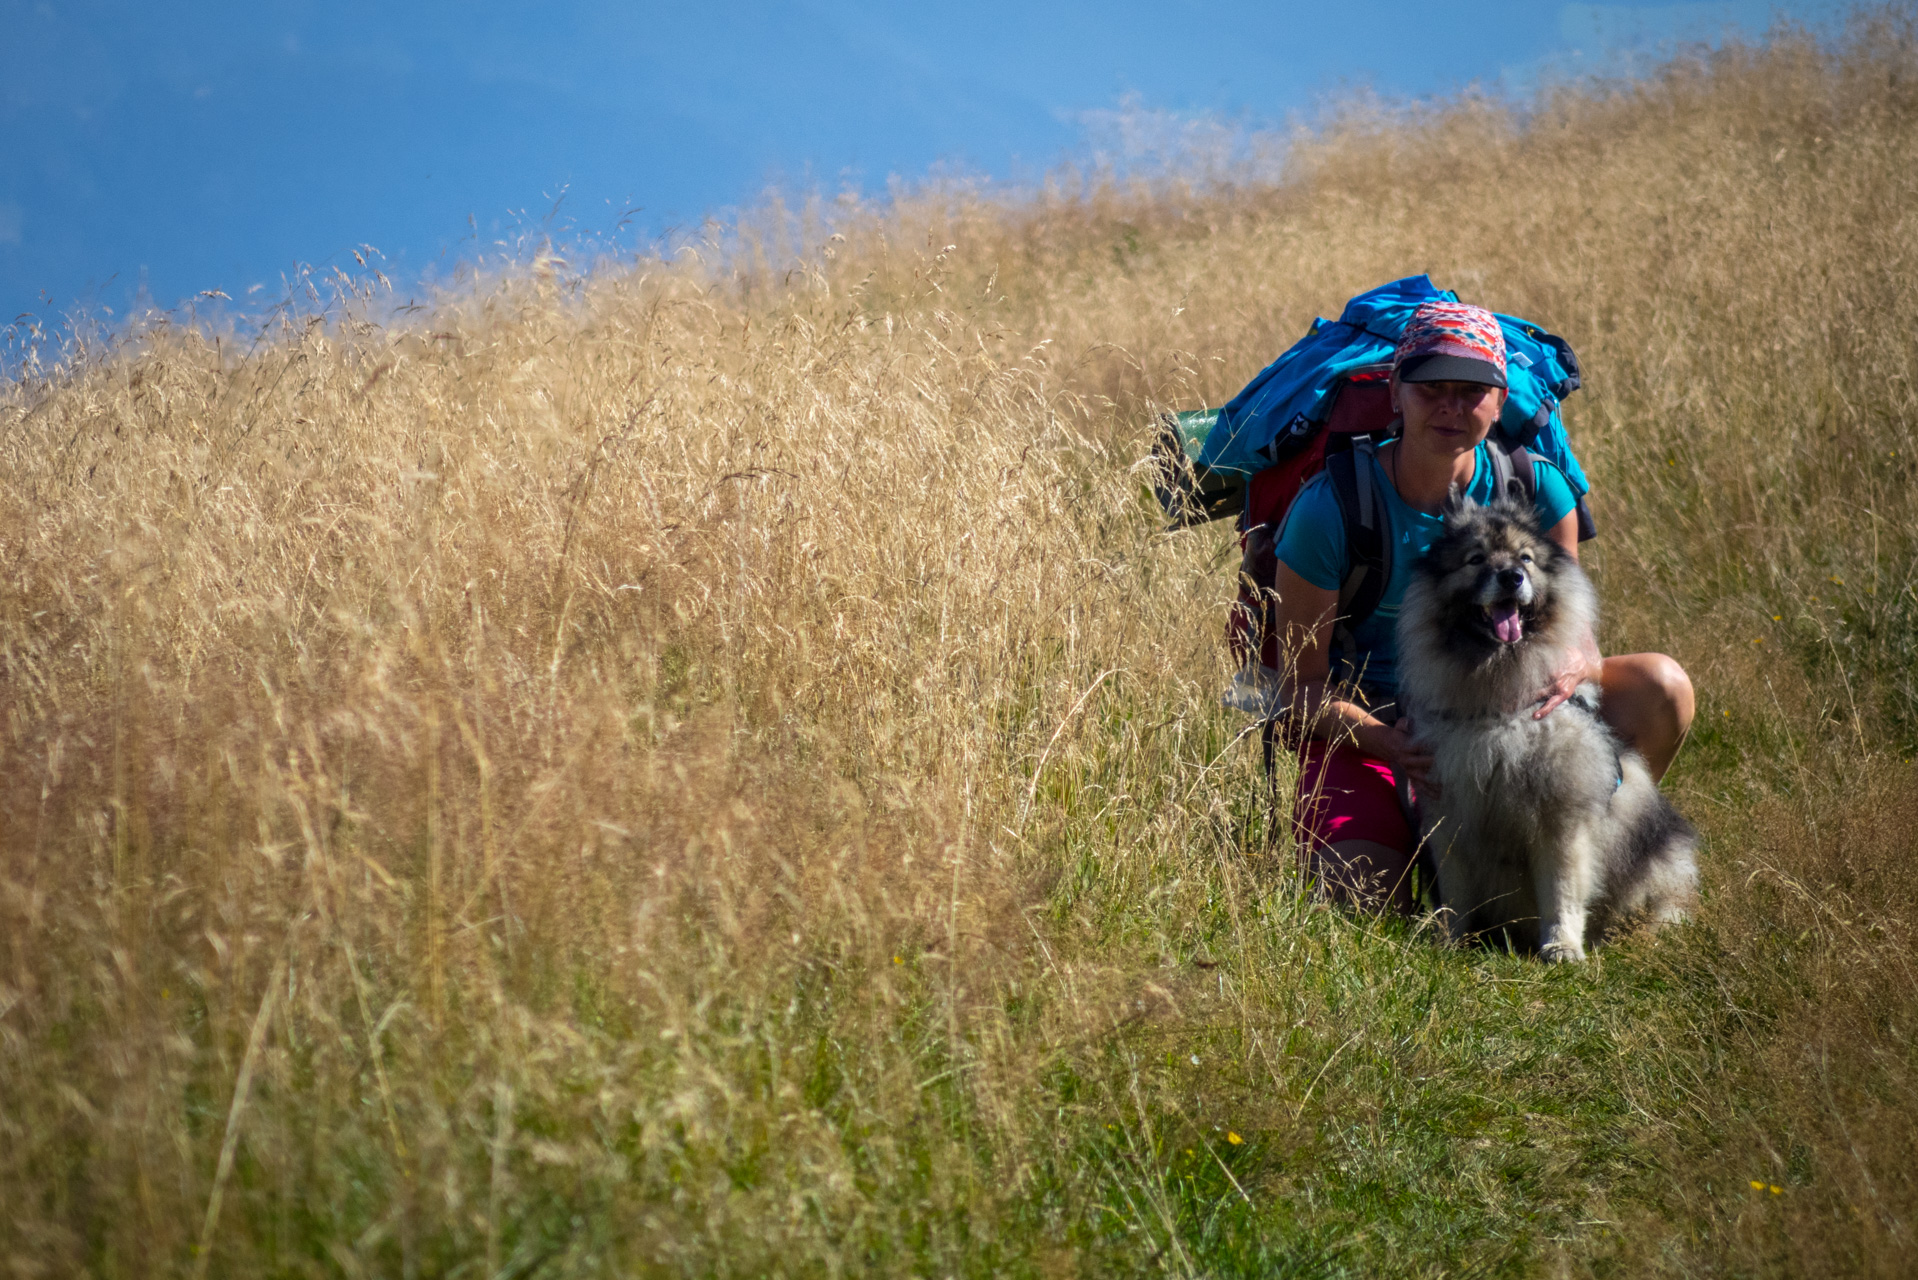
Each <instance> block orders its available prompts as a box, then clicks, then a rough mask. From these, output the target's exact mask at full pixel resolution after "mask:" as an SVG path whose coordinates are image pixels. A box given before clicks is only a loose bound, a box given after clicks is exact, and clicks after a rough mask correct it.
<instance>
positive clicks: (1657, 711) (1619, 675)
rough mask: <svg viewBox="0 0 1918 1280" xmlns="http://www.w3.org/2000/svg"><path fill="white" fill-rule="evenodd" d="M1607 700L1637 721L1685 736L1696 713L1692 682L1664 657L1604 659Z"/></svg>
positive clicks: (1673, 661)
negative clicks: (1655, 724) (1669, 729)
mask: <svg viewBox="0 0 1918 1280" xmlns="http://www.w3.org/2000/svg"><path fill="white" fill-rule="evenodd" d="M1605 694H1606V700H1607V701H1608V702H1610V703H1611V704H1612V705H1613V706H1615V707H1616V708H1617V709H1618V710H1620V711H1622V712H1625V713H1626V714H1627V715H1628V716H1629V717H1630V718H1631V719H1633V720H1635V721H1641V722H1647V723H1648V724H1649V723H1653V722H1655V723H1658V724H1660V725H1661V727H1669V728H1671V729H1676V730H1677V731H1678V732H1680V733H1683V732H1684V731H1685V730H1686V728H1688V727H1689V726H1690V725H1691V722H1692V715H1693V712H1694V711H1695V710H1696V695H1695V694H1694V693H1693V691H1692V678H1691V677H1690V676H1689V675H1686V674H1685V668H1683V667H1681V666H1679V665H1678V662H1677V660H1676V659H1674V658H1671V657H1669V656H1668V655H1666V654H1662V653H1627V654H1620V655H1618V656H1616V657H1611V658H1607V659H1605Z"/></svg>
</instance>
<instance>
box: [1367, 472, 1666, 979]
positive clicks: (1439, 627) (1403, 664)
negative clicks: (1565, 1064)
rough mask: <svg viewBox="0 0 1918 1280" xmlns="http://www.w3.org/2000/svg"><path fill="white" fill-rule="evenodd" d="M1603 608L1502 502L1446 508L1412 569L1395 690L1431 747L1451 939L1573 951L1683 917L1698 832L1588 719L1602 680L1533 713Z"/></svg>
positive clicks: (1554, 955)
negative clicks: (1500, 940)
mask: <svg viewBox="0 0 1918 1280" xmlns="http://www.w3.org/2000/svg"><path fill="white" fill-rule="evenodd" d="M1596 608H1597V605H1596V601H1595V598H1594V594H1593V592H1592V587H1591V583H1590V582H1589V581H1588V580H1587V579H1586V577H1585V575H1584V573H1583V572H1582V571H1580V569H1579V567H1578V563H1577V561H1575V560H1574V559H1573V558H1572V557H1571V556H1570V555H1567V554H1566V553H1565V551H1564V550H1563V549H1562V548H1560V547H1559V546H1558V545H1557V544H1555V543H1553V542H1552V541H1551V540H1550V539H1548V538H1546V537H1544V536H1543V535H1542V534H1541V533H1540V531H1539V528H1538V525H1537V523H1536V521H1535V520H1534V518H1533V517H1532V514H1531V512H1530V511H1529V510H1526V509H1524V508H1522V507H1520V506H1518V505H1516V504H1514V503H1510V502H1503V501H1502V502H1498V503H1494V504H1492V505H1490V506H1477V505H1474V504H1472V503H1469V502H1462V503H1455V504H1454V506H1453V507H1452V508H1451V510H1450V511H1449V512H1448V513H1447V516H1446V522H1445V531H1444V532H1443V533H1441V534H1440V535H1439V537H1438V538H1437V539H1436V540H1435V541H1434V542H1433V543H1432V546H1431V548H1430V550H1429V551H1428V552H1427V553H1426V555H1425V556H1424V558H1423V559H1421V560H1420V561H1419V562H1418V564H1417V565H1416V566H1415V567H1414V570H1413V577H1412V582H1411V583H1410V585H1409V586H1408V587H1407V589H1406V593H1405V601H1404V604H1403V606H1402V607H1401V609H1400V611H1399V619H1398V636H1399V695H1400V701H1401V705H1402V707H1403V708H1404V710H1405V711H1406V712H1407V713H1409V714H1410V715H1411V717H1412V733H1413V736H1414V739H1415V740H1416V741H1418V742H1420V743H1422V744H1423V745H1425V746H1426V747H1428V748H1429V749H1430V750H1431V752H1432V754H1433V759H1434V766H1433V771H1432V776H1433V780H1434V781H1435V782H1436V783H1437V784H1438V788H1437V790H1438V793H1437V795H1436V796H1433V795H1429V794H1428V795H1425V796H1421V797H1420V803H1419V828H1420V835H1421V837H1422V838H1423V839H1424V840H1426V841H1427V842H1428V847H1429V848H1430V849H1431V851H1432V853H1433V854H1434V856H1435V859H1436V863H1437V889H1438V897H1439V904H1440V906H1441V908H1442V910H1443V912H1444V915H1445V919H1446V922H1447V928H1448V930H1449V931H1450V933H1451V935H1452V937H1453V938H1455V939H1457V938H1463V937H1468V936H1475V935H1484V934H1492V935H1496V934H1501V933H1502V934H1503V935H1504V936H1505V938H1507V939H1508V940H1509V941H1510V943H1511V944H1512V945H1515V946H1517V947H1520V948H1523V949H1525V950H1536V951H1537V952H1538V954H1539V955H1540V956H1541V957H1542V958H1544V959H1546V960H1552V961H1560V960H1582V959H1584V958H1585V947H1586V942H1587V939H1588V938H1589V939H1591V940H1593V941H1596V940H1597V938H1598V937H1599V936H1600V935H1602V934H1603V933H1605V932H1606V931H1607V930H1608V929H1611V928H1613V927H1616V926H1618V925H1620V924H1623V923H1625V922H1627V921H1628V920H1631V919H1636V918H1646V919H1649V920H1650V921H1652V922H1654V923H1657V924H1663V923H1666V922H1668V921H1672V920H1678V919H1682V918H1684V916H1685V915H1686V913H1687V911H1688V910H1689V908H1690V906H1691V904H1692V902H1693V899H1694V897H1695V895H1696V886H1697V881H1698V869H1697V861H1696V852H1697V837H1696V835H1695V833H1694V832H1693V831H1692V828H1691V825H1690V824H1689V823H1687V822H1686V821H1685V819H1684V818H1683V817H1681V816H1679V814H1678V812H1677V810H1675V809H1673V808H1672V806H1671V804H1670V802H1668V801H1667V800H1666V799H1665V797H1664V796H1663V795H1661V794H1660V793H1659V790H1658V784H1657V783H1656V782H1654V781H1653V780H1652V776H1651V773H1650V771H1649V770H1648V769H1647V768H1646V765H1645V760H1644V758H1643V757H1642V756H1640V755H1639V754H1638V753H1637V752H1636V751H1633V750H1632V749H1631V748H1629V747H1627V746H1625V745H1624V744H1623V743H1622V742H1620V741H1619V739H1618V738H1617V737H1616V736H1615V735H1614V734H1613V733H1612V731H1611V730H1610V729H1609V728H1608V727H1607V726H1606V725H1605V723H1604V722H1603V721H1602V720H1600V719H1599V718H1598V686H1597V685H1596V684H1592V683H1587V684H1585V685H1583V686H1581V687H1580V689H1579V692H1578V695H1577V697H1576V698H1574V699H1573V700H1572V701H1571V702H1567V703H1565V704H1564V705H1562V706H1560V707H1559V708H1557V709H1556V710H1555V711H1553V712H1552V713H1551V714H1550V715H1548V716H1546V717H1545V718H1544V719H1542V720H1540V719H1535V718H1534V717H1533V712H1534V711H1535V710H1536V708H1537V700H1538V698H1539V696H1540V691H1541V690H1543V689H1544V688H1545V687H1546V686H1547V685H1548V684H1549V683H1550V682H1551V679H1552V675H1553V672H1554V670H1555V668H1557V667H1558V666H1559V664H1560V663H1561V662H1562V660H1563V654H1564V653H1565V651H1566V650H1567V648H1568V647H1570V646H1571V645H1573V644H1574V643H1576V642H1577V641H1578V640H1579V639H1580V637H1581V636H1582V635H1583V634H1584V633H1585V632H1586V631H1587V629H1588V628H1590V627H1591V625H1592V623H1593V621H1594V616H1595V611H1596ZM1429 790H1430V788H1428V791H1429Z"/></svg>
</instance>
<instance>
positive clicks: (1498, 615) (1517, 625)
mask: <svg viewBox="0 0 1918 1280" xmlns="http://www.w3.org/2000/svg"><path fill="white" fill-rule="evenodd" d="M1492 633H1493V634H1494V635H1496V636H1497V637H1498V638H1499V642H1500V643H1501V644H1517V643H1518V642H1519V639H1520V638H1521V637H1522V636H1524V634H1525V624H1524V623H1523V622H1521V621H1519V616H1518V606H1517V605H1500V606H1499V607H1498V608H1496V609H1494V610H1492Z"/></svg>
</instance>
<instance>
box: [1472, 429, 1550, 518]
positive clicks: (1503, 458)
mask: <svg viewBox="0 0 1918 1280" xmlns="http://www.w3.org/2000/svg"><path fill="white" fill-rule="evenodd" d="M1485 452H1486V454H1487V455H1488V456H1489V457H1490V458H1491V459H1492V497H1493V499H1494V500H1497V499H1499V498H1510V499H1511V500H1512V501H1514V502H1519V503H1523V504H1524V505H1525V506H1527V507H1530V506H1531V505H1532V504H1533V503H1534V502H1536V501H1537V500H1538V470H1537V468H1536V467H1535V466H1534V465H1533V463H1534V462H1535V461H1536V459H1534V458H1533V457H1532V452H1531V450H1529V449H1527V448H1526V447H1525V446H1524V445H1522V444H1520V445H1512V446H1511V447H1509V448H1508V447H1506V446H1505V445H1504V444H1503V443H1501V442H1500V441H1498V440H1496V439H1494V438H1492V437H1490V436H1488V437H1486V440H1485Z"/></svg>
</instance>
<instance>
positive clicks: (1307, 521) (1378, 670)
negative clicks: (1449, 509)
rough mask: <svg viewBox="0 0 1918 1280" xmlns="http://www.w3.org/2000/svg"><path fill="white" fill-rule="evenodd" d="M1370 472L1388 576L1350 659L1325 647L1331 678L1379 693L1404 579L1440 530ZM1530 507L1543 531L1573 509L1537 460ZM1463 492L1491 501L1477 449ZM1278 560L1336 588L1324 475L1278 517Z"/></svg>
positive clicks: (1563, 484) (1334, 501)
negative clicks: (1388, 546) (1381, 506)
mask: <svg viewBox="0 0 1918 1280" xmlns="http://www.w3.org/2000/svg"><path fill="white" fill-rule="evenodd" d="M1371 465H1372V470H1373V473H1374V474H1375V475H1376V476H1377V477H1378V482H1379V488H1380V490H1381V491H1383V493H1384V494H1385V509H1386V528H1387V529H1388V530H1389V531H1390V533H1389V536H1391V537H1393V538H1395V539H1396V542H1395V543H1394V545H1393V547H1392V577H1391V579H1390V580H1389V581H1388V582H1387V583H1386V584H1385V594H1384V595H1383V596H1381V597H1380V598H1379V607H1378V608H1377V609H1375V610H1373V612H1372V616H1371V617H1369V618H1367V619H1366V620H1365V621H1364V622H1361V623H1360V624H1359V625H1358V627H1357V629H1356V630H1354V631H1353V633H1352V643H1353V646H1354V647H1355V648H1356V649H1357V651H1358V652H1357V653H1355V654H1349V655H1348V654H1344V653H1341V652H1340V651H1339V647H1338V643H1337V641H1334V642H1333V648H1332V674H1333V675H1334V676H1336V677H1338V678H1339V679H1342V680H1350V679H1353V678H1355V677H1356V678H1358V679H1359V680H1361V681H1363V683H1365V684H1366V685H1368V686H1371V687H1373V688H1375V689H1377V690H1378V691H1379V692H1380V693H1383V694H1391V693H1393V692H1396V691H1397V689H1398V683H1399V678H1398V618H1399V603H1400V601H1402V600H1404V599H1405V588H1406V585H1407V584H1408V583H1410V582H1411V580H1412V565H1413V562H1415V561H1416V560H1417V559H1418V558H1419V557H1420V556H1422V555H1424V554H1425V549H1426V548H1427V547H1429V546H1431V545H1432V540H1433V539H1434V538H1436V537H1438V535H1439V531H1440V530H1442V529H1443V528H1444V527H1445V522H1444V521H1443V520H1442V519H1440V518H1439V517H1438V516H1434V515H1427V514H1426V513H1425V512H1423V511H1417V510H1414V509H1413V508H1412V507H1409V506H1407V505H1406V503H1405V499H1403V498H1401V497H1399V494H1398V490H1397V489H1395V488H1393V487H1392V482H1391V481H1390V480H1388V479H1387V478H1386V476H1385V473H1384V471H1383V470H1382V469H1381V468H1380V466H1379V461H1378V459H1377V457H1374V458H1373V459H1372V464H1371ZM1532 478H1533V482H1534V483H1533V493H1534V495H1535V501H1534V510H1536V511H1537V512H1538V522H1539V525H1540V526H1541V527H1543V528H1546V529H1550V528H1551V527H1552V526H1553V525H1555V524H1557V523H1558V522H1559V521H1560V520H1563V519H1564V518H1565V517H1566V515H1567V514H1569V513H1570V512H1571V510H1572V508H1573V507H1574V506H1575V505H1576V504H1577V499H1576V498H1575V497H1574V496H1573V494H1572V486H1571V484H1570V482H1569V481H1567V480H1566V479H1565V473H1564V472H1563V471H1560V470H1559V469H1558V468H1557V467H1555V466H1553V465H1552V464H1551V463H1549V462H1547V461H1545V460H1544V459H1543V458H1537V459H1535V460H1534V461H1533V464H1532ZM1465 495H1466V496H1467V497H1469V498H1471V499H1472V500H1473V501H1475V502H1490V501H1491V500H1492V463H1491V459H1489V458H1488V457H1486V454H1485V446H1484V445H1482V444H1481V445H1480V446H1479V447H1478V452H1477V454H1476V455H1475V457H1474V466H1473V471H1472V482H1471V483H1470V484H1468V485H1466V486H1465ZM1278 557H1279V559H1280V560H1282V561H1284V562H1285V564H1287V565H1288V566H1290V567H1291V569H1292V572H1294V573H1296V574H1298V575H1299V576H1300V577H1301V578H1304V579H1305V580H1306V581H1307V582H1309V583H1311V584H1312V585H1313V586H1315V587H1322V588H1324V589H1325V590H1327V591H1337V590H1338V589H1339V587H1340V585H1341V584H1342V583H1344V581H1345V575H1346V574H1347V573H1348V572H1349V570H1350V566H1348V565H1347V564H1346V562H1345V521H1344V520H1343V519H1341V518H1340V516H1339V500H1338V497H1337V496H1336V495H1335V494H1334V493H1333V492H1332V481H1331V477H1330V476H1327V475H1326V474H1325V473H1323V472H1321V473H1319V474H1318V475H1316V476H1314V477H1313V478H1312V479H1311V480H1309V481H1308V482H1306V485H1305V487H1304V488H1303V489H1301V490H1299V496H1298V497H1297V498H1295V499H1293V501H1292V508H1291V510H1290V511H1288V512H1287V513H1286V516H1285V526H1284V527H1283V528H1282V529H1280V530H1279V542H1278Z"/></svg>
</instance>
